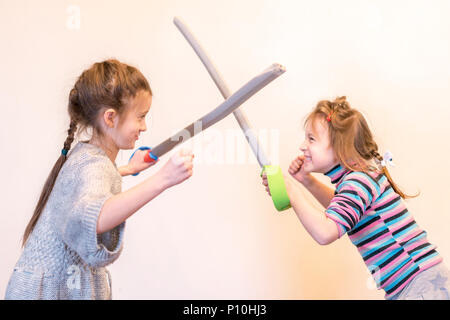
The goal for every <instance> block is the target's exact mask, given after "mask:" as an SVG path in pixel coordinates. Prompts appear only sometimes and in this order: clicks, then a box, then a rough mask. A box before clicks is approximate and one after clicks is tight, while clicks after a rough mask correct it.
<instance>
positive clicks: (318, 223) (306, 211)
mask: <svg viewBox="0 0 450 320" xmlns="http://www.w3.org/2000/svg"><path fill="white" fill-rule="evenodd" d="M285 182H286V189H287V192H288V195H289V199H290V201H291V206H292V208H293V209H294V211H295V214H296V215H297V217H298V219H299V220H300V222H301V223H302V224H303V226H304V227H305V229H306V231H308V233H309V234H310V235H311V237H313V239H314V240H316V241H317V243H319V244H320V245H327V244H330V243H332V242H334V241H335V240H337V239H338V238H339V229H338V227H337V225H336V222H334V221H333V220H331V219H329V218H328V217H327V216H326V215H325V210H320V209H317V207H315V206H313V205H312V204H311V203H310V202H308V201H307V199H306V198H305V197H303V196H302V194H301V193H300V190H299V189H298V188H297V187H296V186H295V185H294V182H293V181H291V180H290V179H289V178H288V177H286V179H285ZM317 182H318V181H317ZM318 183H320V182H318ZM318 188H319V194H320V195H321V197H322V196H323V195H325V196H326V197H325V198H326V199H328V200H327V201H328V204H329V203H330V200H331V199H329V198H327V196H328V195H329V194H328V193H327V192H323V189H321V187H320V186H319V187H318ZM316 198H317V196H316ZM331 198H332V197H331ZM317 199H318V200H319V198H317ZM319 201H320V200H319ZM321 203H322V202H321Z"/></svg>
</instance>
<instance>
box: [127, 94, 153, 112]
mask: <svg viewBox="0 0 450 320" xmlns="http://www.w3.org/2000/svg"><path fill="white" fill-rule="evenodd" d="M151 103H152V96H151V94H150V93H149V92H148V91H144V90H141V91H139V92H138V93H137V94H136V96H135V97H134V98H131V99H130V101H129V107H131V109H133V110H135V111H136V112H147V111H148V110H149V109H150V105H151Z"/></svg>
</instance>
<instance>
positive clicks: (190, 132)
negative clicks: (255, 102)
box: [130, 63, 285, 175]
mask: <svg viewBox="0 0 450 320" xmlns="http://www.w3.org/2000/svg"><path fill="white" fill-rule="evenodd" d="M284 72H285V68H284V67H283V66H282V65H279V64H276V63H274V64H272V65H271V66H270V67H269V68H267V69H266V70H264V71H263V72H262V73H261V74H259V75H257V76H256V77H254V78H253V79H251V80H250V81H249V82H247V83H246V84H245V85H244V86H242V87H241V88H240V89H239V90H238V91H236V92H235V93H234V94H233V95H231V96H230V97H228V98H227V99H226V100H225V101H224V102H222V103H221V104H220V105H219V106H218V107H216V108H215V109H214V110H212V111H211V112H209V113H207V114H206V115H204V116H203V117H201V118H200V119H198V120H196V121H194V122H193V123H191V124H190V125H188V126H187V127H185V128H184V129H182V130H180V131H179V132H177V133H176V134H174V135H173V136H171V137H169V138H167V139H166V140H164V141H163V142H161V143H160V144H159V145H157V146H156V147H154V148H149V147H140V148H139V149H138V150H149V152H148V153H147V154H146V155H145V158H144V159H145V161H146V162H152V161H156V160H158V158H159V157H161V156H162V155H164V154H165V153H167V152H169V151H170V150H172V149H173V148H174V147H175V146H177V145H178V144H180V143H182V142H184V141H186V140H188V139H190V138H192V137H193V136H195V135H196V134H198V133H200V132H201V131H203V130H205V129H207V128H209V127H210V126H212V125H213V124H215V123H216V122H218V121H220V120H222V119H223V118H225V117H226V116H227V115H229V114H230V113H231V112H233V111H234V110H235V109H236V108H238V107H239V106H240V105H241V104H243V103H244V102H245V101H247V100H248V99H249V98H250V97H252V96H253V95H254V94H255V93H257V92H258V91H259V90H261V89H262V88H264V87H265V86H266V85H268V84H269V83H270V82H272V81H273V80H275V79H276V78H278V77H279V76H280V75H281V74H283V73H284ZM197 124H199V125H200V127H199V126H198V125H197ZM198 127H199V128H198ZM136 151H137V150H136ZM136 151H135V152H136ZM135 152H134V153H135ZM134 153H133V154H132V155H131V157H130V159H131V158H132V157H133V155H134ZM134 175H137V174H134Z"/></svg>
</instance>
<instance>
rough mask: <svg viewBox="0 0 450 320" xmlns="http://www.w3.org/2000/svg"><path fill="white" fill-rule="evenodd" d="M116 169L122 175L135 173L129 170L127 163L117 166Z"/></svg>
mask: <svg viewBox="0 0 450 320" xmlns="http://www.w3.org/2000/svg"><path fill="white" fill-rule="evenodd" d="M117 170H118V171H119V173H120V175H121V176H122V177H125V176H129V175H131V174H134V173H135V172H131V170H130V168H129V167H128V165H125V166H121V167H119V168H118V169H117Z"/></svg>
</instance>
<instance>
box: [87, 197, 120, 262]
mask: <svg viewBox="0 0 450 320" xmlns="http://www.w3.org/2000/svg"><path fill="white" fill-rule="evenodd" d="M110 196H111V195H108V196H105V197H103V198H100V199H98V200H97V201H94V202H91V203H90V204H89V205H88V206H86V210H85V212H84V215H83V217H82V224H83V227H84V228H85V230H86V231H87V232H86V234H87V236H88V239H87V241H86V243H85V250H86V251H85V252H86V255H85V256H84V257H82V258H83V259H84V260H85V262H86V263H87V264H88V265H90V266H93V267H104V266H106V265H108V264H111V263H113V262H114V261H115V260H116V259H117V258H118V257H119V255H120V253H121V251H122V246H123V233H124V229H125V222H123V223H121V224H120V225H118V226H117V227H115V228H113V229H112V230H109V231H107V232H105V233H103V234H100V235H97V221H98V217H99V215H100V211H101V209H102V207H103V204H104V203H105V202H106V200H108V199H109V198H110Z"/></svg>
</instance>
